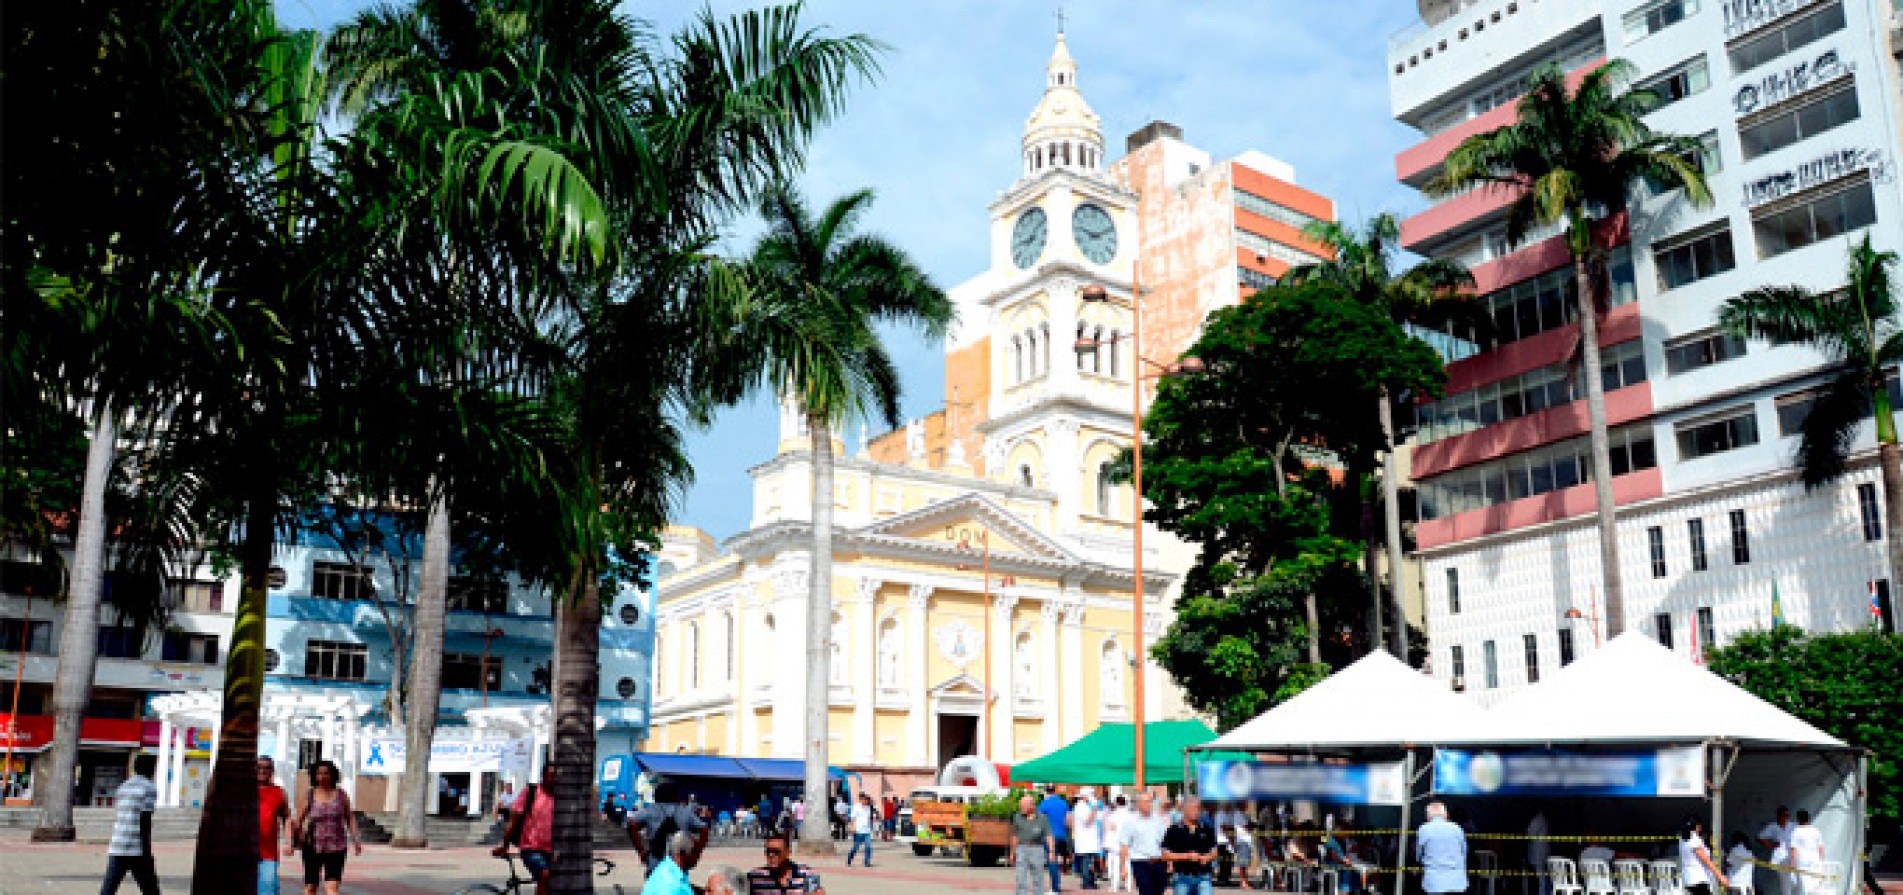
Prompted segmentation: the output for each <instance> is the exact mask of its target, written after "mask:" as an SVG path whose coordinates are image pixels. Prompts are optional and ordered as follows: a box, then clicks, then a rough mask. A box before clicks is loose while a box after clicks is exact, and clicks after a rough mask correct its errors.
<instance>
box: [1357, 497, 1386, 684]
mask: <svg viewBox="0 0 1903 895" xmlns="http://www.w3.org/2000/svg"><path fill="white" fill-rule="evenodd" d="M1359 478H1360V479H1361V482H1360V487H1359V489H1358V490H1359V491H1360V492H1361V495H1360V497H1361V544H1362V549H1361V570H1362V574H1364V575H1366V576H1367V578H1368V652H1374V651H1375V650H1378V649H1380V648H1381V569H1380V567H1379V565H1378V559H1377V554H1378V553H1379V552H1380V550H1379V548H1377V547H1376V546H1375V538H1374V501H1373V500H1372V499H1370V498H1369V496H1368V491H1369V489H1370V488H1371V487H1373V485H1374V483H1373V482H1370V481H1368V477H1367V476H1360V477H1359Z"/></svg>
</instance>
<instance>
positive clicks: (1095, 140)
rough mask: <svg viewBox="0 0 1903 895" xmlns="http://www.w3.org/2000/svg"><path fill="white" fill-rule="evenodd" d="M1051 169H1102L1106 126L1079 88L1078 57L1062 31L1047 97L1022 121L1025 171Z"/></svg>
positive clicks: (1048, 68) (1047, 75)
mask: <svg viewBox="0 0 1903 895" xmlns="http://www.w3.org/2000/svg"><path fill="white" fill-rule="evenodd" d="M1053 169H1063V170H1068V171H1076V172H1078V173H1081V174H1086V175H1096V174H1100V173H1101V172H1102V171H1103V127H1102V121H1100V120H1099V119H1098V118H1097V113H1095V112H1092V111H1091V110H1090V104H1089V103H1087V102H1084V95H1083V94H1082V93H1081V92H1079V91H1078V90H1077V60H1075V59H1073V58H1071V55H1070V46H1069V45H1068V44H1066V43H1065V42H1064V35H1063V33H1062V32H1059V33H1058V35H1057V48H1056V49H1054V50H1052V51H1051V61H1050V62H1048V63H1046V64H1045V66H1044V97H1043V98H1042V99H1040V100H1038V103H1037V108H1035V109H1033V110H1031V117H1030V120H1028V121H1026V122H1025V123H1024V176H1025V177H1035V176H1037V175H1039V174H1043V173H1045V172H1047V171H1051V170H1053Z"/></svg>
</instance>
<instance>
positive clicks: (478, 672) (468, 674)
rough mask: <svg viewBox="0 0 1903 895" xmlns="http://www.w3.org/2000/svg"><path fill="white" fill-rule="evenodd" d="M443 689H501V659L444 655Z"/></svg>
mask: <svg viewBox="0 0 1903 895" xmlns="http://www.w3.org/2000/svg"><path fill="white" fill-rule="evenodd" d="M485 671H486V672H487V674H486V675H485V674H484V672H485ZM443 689H445V690H481V689H489V690H500V689H502V657H501V656H489V657H487V658H484V657H483V655H482V654H481V653H444V654H443Z"/></svg>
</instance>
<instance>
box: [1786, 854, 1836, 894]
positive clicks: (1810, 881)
mask: <svg viewBox="0 0 1903 895" xmlns="http://www.w3.org/2000/svg"><path fill="white" fill-rule="evenodd" d="M1806 869H1808V870H1809V871H1810V872H1809V873H1796V874H1793V876H1795V877H1797V885H1798V889H1799V891H1801V892H1803V893H1804V895H1836V893H1838V892H1842V891H1843V889H1844V865H1843V862H1841V861H1825V862H1823V863H1821V864H1815V865H1813V866H1811V867H1809V868H1806Z"/></svg>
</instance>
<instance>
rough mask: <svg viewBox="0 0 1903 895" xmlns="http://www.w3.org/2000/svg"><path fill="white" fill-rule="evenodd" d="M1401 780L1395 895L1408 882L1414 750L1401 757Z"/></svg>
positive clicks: (1404, 753)
mask: <svg viewBox="0 0 1903 895" xmlns="http://www.w3.org/2000/svg"><path fill="white" fill-rule="evenodd" d="M1401 779H1402V780H1403V781H1405V784H1404V786H1403V789H1402V793H1401V826H1400V830H1401V835H1400V837H1399V839H1398V840H1396V841H1398V842H1400V846H1399V847H1398V848H1396V849H1395V852H1394V895H1401V886H1402V885H1403V884H1404V883H1405V882H1406V881H1407V874H1406V873H1405V872H1403V868H1405V867H1407V822H1408V811H1409V809H1411V808H1413V807H1414V750H1413V749H1408V750H1406V751H1405V752H1403V753H1402V757H1401Z"/></svg>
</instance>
